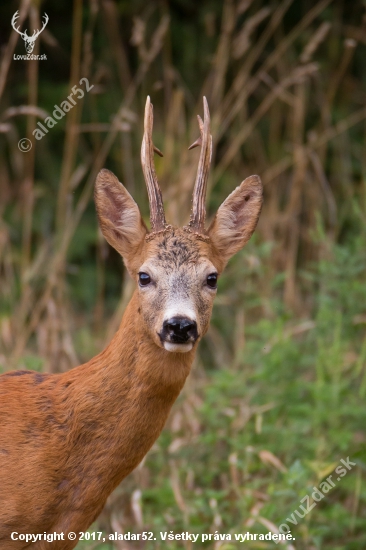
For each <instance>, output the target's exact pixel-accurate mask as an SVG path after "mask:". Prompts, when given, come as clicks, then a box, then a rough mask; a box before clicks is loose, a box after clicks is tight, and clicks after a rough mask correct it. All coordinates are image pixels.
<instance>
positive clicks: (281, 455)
mask: <svg viewBox="0 0 366 550" xmlns="http://www.w3.org/2000/svg"><path fill="white" fill-rule="evenodd" d="M17 9H19V10H20V19H21V20H24V19H25V18H28V19H27V20H26V22H25V23H23V24H22V29H24V28H28V29H33V28H40V19H41V17H42V15H43V13H44V12H46V13H47V14H48V16H49V23H48V26H47V27H46V29H45V30H44V31H43V33H42V34H41V35H40V37H39V39H38V40H37V42H36V45H35V50H34V53H40V54H44V53H45V54H46V55H47V61H39V62H38V61H20V60H17V61H15V60H13V54H14V53H15V54H24V53H25V48H24V42H23V41H22V40H21V38H20V36H19V35H18V34H17V33H16V32H15V31H13V30H12V29H11V25H10V21H11V18H12V16H13V14H14V13H15V11H16V10H17ZM0 13H1V17H0V43H1V64H0V171H1V174H0V365H1V368H2V370H3V371H6V370H8V369H13V368H30V369H36V370H44V371H50V372H59V371H63V370H65V369H68V368H71V367H72V366H74V365H77V364H79V363H80V362H83V361H86V360H88V359H89V358H90V357H91V356H93V355H94V354H95V353H97V352H98V351H99V350H101V349H102V347H103V346H104V345H105V344H106V343H107V342H108V340H109V339H110V337H111V335H112V334H113V332H114V331H115V330H116V328H117V326H118V324H119V321H120V319H121V316H122V313H123V310H124V308H125V305H126V303H127V301H128V299H129V297H130V295H131V288H132V285H131V283H130V282H129V280H128V278H127V276H126V274H125V271H124V269H123V266H122V262H121V260H120V258H119V257H118V255H117V254H116V253H115V252H114V251H113V250H112V249H111V248H109V247H108V245H107V244H106V243H105V241H104V240H103V238H102V237H101V234H100V233H99V232H98V229H97V221H96V216H95V211H94V205H93V201H92V191H93V184H94V180H95V176H96V174H97V172H98V171H99V169H100V168H102V167H108V168H110V169H111V170H112V171H113V172H115V173H116V174H117V175H118V176H119V177H120V179H121V181H123V183H124V184H125V185H126V186H127V188H128V189H129V190H130V192H131V193H132V194H133V196H134V197H135V199H136V200H137V202H138V203H139V205H140V207H141V209H142V211H143V213H144V215H145V216H146V218H148V207H147V196H146V190H145V186H144V183H143V177H142V171H141V168H140V161H139V150H140V144H141V137H142V116H143V108H144V103H145V100H146V95H147V94H150V95H151V97H152V101H153V103H154V108H155V111H154V112H155V127H154V140H155V143H156V145H157V146H158V147H159V148H160V149H161V150H162V151H163V152H164V158H163V159H159V158H156V163H157V171H158V176H159V180H160V182H161V186H162V190H163V195H164V200H165V204H166V210H167V212H168V219H170V220H171V221H174V222H175V223H182V222H185V221H186V220H187V219H188V216H189V205H190V197H191V192H192V187H193V181H194V177H195V171H196V167H197V161H198V154H199V152H198V150H194V151H190V152H188V151H187V147H188V145H189V144H190V143H192V141H194V140H195V139H196V137H197V132H198V128H197V121H196V118H195V117H196V114H198V113H202V95H204V94H205V95H206V96H207V98H208V101H209V105H210V110H211V116H212V133H213V138H214V157H213V166H212V170H211V176H210V183H209V193H208V209H209V212H210V214H211V215H212V214H213V213H214V212H215V210H216V208H217V207H218V205H219V204H220V203H221V202H222V200H224V199H225V198H226V196H227V195H228V194H229V193H230V191H231V190H232V189H233V188H234V187H235V186H236V185H238V184H239V183H240V182H241V181H242V180H243V179H244V178H245V177H246V176H248V175H250V174H252V173H258V174H259V175H260V176H261V178H262V180H263V183H264V188H265V204H264V208H263V211H262V215H261V218H260V223H259V226H258V229H257V231H256V233H255V236H254V237H253V239H252V241H251V242H250V244H249V245H248V246H247V247H246V249H245V250H244V251H242V252H241V253H240V254H238V255H237V256H236V257H235V259H233V260H232V261H231V263H230V265H229V267H228V269H227V270H226V272H225V274H224V275H223V277H222V278H221V280H220V284H219V287H220V288H219V295H218V298H217V301H216V306H215V310H214V315H213V321H212V326H211V329H210V332H209V334H208V335H207V337H206V339H205V341H204V342H202V344H201V347H200V350H199V356H198V358H197V361H196V364H195V368H194V370H193V373H192V375H191V377H190V380H189V382H188V384H187V385H186V387H185V389H184V391H183V393H182V395H181V397H180V398H179V400H178V402H177V403H176V405H175V407H174V410H173V412H172V414H171V416H170V420H169V422H168V425H167V427H166V429H165V431H164V432H163V434H162V436H161V437H160V439H159V440H158V442H157V443H156V444H155V446H154V447H153V449H152V451H151V452H150V453H149V454H148V456H147V458H146V460H145V461H144V463H143V464H142V465H141V466H140V467H139V468H138V469H137V470H136V471H135V472H134V473H133V474H132V475H131V476H129V478H128V479H127V480H125V482H124V483H123V484H122V485H121V487H120V488H118V490H117V491H115V493H114V494H113V495H112V496H111V497H110V499H109V501H108V504H107V506H106V509H105V511H104V512H103V514H102V516H101V517H100V519H99V520H98V523H97V525H96V527H98V528H102V529H104V531H105V532H106V533H109V532H114V531H115V530H116V531H119V532H126V531H132V532H142V531H151V530H154V531H156V532H158V531H160V530H162V531H166V530H167V531H170V530H173V531H174V532H180V531H181V530H188V531H191V532H196V533H200V532H207V533H208V532H212V533H214V532H215V531H219V532H221V533H235V532H237V533H238V532H241V533H244V532H246V531H248V530H249V531H251V532H254V533H255V532H257V533H259V532H267V531H268V530H273V531H274V532H275V531H276V529H277V528H278V526H279V525H280V524H281V523H283V522H286V518H288V517H289V516H291V514H292V513H293V512H294V510H296V509H298V508H299V504H300V499H301V498H303V497H304V496H305V495H306V494H310V492H311V490H312V487H313V486H314V485H315V486H319V484H320V483H321V481H322V480H324V479H325V478H326V477H327V476H328V475H329V474H330V473H332V472H333V470H334V468H335V466H336V465H337V464H338V462H339V460H340V459H341V458H344V459H346V458H347V457H348V456H349V457H350V459H351V460H352V461H354V462H356V463H357V466H355V467H354V468H353V469H352V470H351V471H350V472H349V473H348V474H347V476H345V477H344V478H343V479H342V480H341V481H339V483H337V486H336V487H335V488H334V489H333V490H332V491H331V492H330V493H329V494H328V495H327V496H326V498H324V499H323V500H322V501H321V502H320V503H319V504H317V506H316V507H315V508H314V509H313V510H312V511H311V513H310V514H308V515H306V516H305V517H304V518H303V519H300V518H299V520H298V525H297V526H293V527H292V532H293V535H294V536H295V538H296V541H294V542H293V543H291V544H287V545H285V547H286V548H288V549H293V548H296V549H298V550H302V549H306V550H315V549H332V550H335V549H336V550H341V549H347V550H353V549H354V550H356V549H357V550H360V549H362V548H366V529H365V517H366V487H365V477H366V476H365V468H366V450H365V443H366V434H365V424H366V409H365V405H364V403H365V397H366V336H365V324H366V305H365V304H366V284H365V268H366V255H365V249H366V146H365V143H366V142H365V132H366V122H365V121H366V104H365V99H366V88H365V84H366V82H365V80H366V73H365V58H366V57H365V55H366V38H365V37H366V19H365V11H364V2H362V1H361V0H357V1H353V2H344V1H343V0H320V1H319V2H315V1H313V0H311V1H307V2H303V1H300V0H282V1H280V0H273V1H268V0H236V1H234V0H225V1H223V2H221V1H219V0H207V1H206V2H195V1H194V0H184V1H183V0H172V1H170V2H169V1H168V0H161V1H159V0H151V1H150V2H148V3H146V2H142V1H141V0H135V1H134V2H128V1H127V0H89V1H88V0H84V2H83V1H82V0H74V2H63V3H61V2H57V1H56V0H47V1H45V2H39V1H36V0H34V1H32V0H22V1H21V2H20V3H19V2H16V1H9V2H6V3H2V4H1V7H0ZM81 77H86V78H88V79H89V82H90V84H91V85H93V88H92V90H91V91H90V92H89V93H87V94H85V96H84V98H83V99H80V100H78V101H77V105H76V106H75V107H74V108H73V109H72V110H71V111H70V112H69V113H68V115H67V116H65V117H64V118H63V119H62V120H61V121H60V122H59V123H58V124H57V125H56V126H55V127H54V128H52V129H51V130H50V131H49V133H48V134H46V136H45V137H44V138H43V139H42V140H41V141H36V140H35V139H34V137H33V135H32V131H33V130H34V128H35V126H36V123H37V121H41V122H42V121H43V119H44V118H45V116H46V114H51V113H52V111H53V110H54V106H55V105H60V104H61V102H62V101H64V100H65V99H66V98H67V96H68V95H69V94H70V91H71V88H72V87H73V86H74V85H75V84H77V83H78V82H79V80H80V78H81ZM24 137H28V138H29V139H31V141H32V143H33V147H32V149H31V151H30V152H27V153H24V152H21V151H20V150H19V149H18V141H19V139H21V138H24ZM287 523H288V521H287ZM196 546H197V547H199V545H198V543H197V544H196ZM207 546H209V547H211V548H215V549H218V548H221V549H223V550H229V549H231V548H236V543H235V542H233V543H227V542H226V543H222V542H211V543H210V544H208V545H207ZM246 546H247V547H248V548H275V547H276V546H275V545H274V544H273V543H269V542H266V543H254V542H252V543H247V544H246ZM142 547H144V548H146V549H150V548H154V549H160V548H165V547H167V545H166V544H163V543H160V542H159V541H156V542H154V543H147V544H146V545H145V546H143V545H139V544H138V543H127V542H125V543H121V542H120V543H115V546H114V548H116V549H118V550H126V549H129V548H142ZM169 547H170V548H172V549H173V548H182V547H184V548H187V549H191V548H193V545H192V544H191V543H189V542H188V543H171V544H169ZM87 548H102V546H101V545H98V544H96V543H88V544H87ZM104 548H105V549H106V548H111V547H110V546H106V545H104Z"/></svg>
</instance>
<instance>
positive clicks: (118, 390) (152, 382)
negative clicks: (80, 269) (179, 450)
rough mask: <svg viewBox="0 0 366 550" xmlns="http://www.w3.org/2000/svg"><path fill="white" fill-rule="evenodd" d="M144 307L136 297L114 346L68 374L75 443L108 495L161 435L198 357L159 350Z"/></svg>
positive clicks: (88, 467) (190, 353)
mask: <svg viewBox="0 0 366 550" xmlns="http://www.w3.org/2000/svg"><path fill="white" fill-rule="evenodd" d="M138 307H139V306H138V300H137V294H136V293H135V294H134V295H133V297H132V299H131V301H130V303H129V305H128V306H127V309H126V311H125V314H124V316H123V319H122V322H121V325H120V328H119V330H118V332H117V333H116V335H115V336H114V338H113V339H112V341H111V343H110V344H109V346H108V347H107V348H106V349H105V350H104V351H103V352H102V353H101V354H99V355H98V356H96V357H95V358H93V359H92V360H91V361H89V363H86V364H85V365H82V366H80V367H78V368H76V369H74V370H73V371H71V372H69V373H66V374H67V375H68V376H66V375H65V379H67V383H68V384H69V386H68V387H69V389H70V395H71V396H72V397H71V400H72V405H73V407H74V414H73V423H74V425H73V429H72V430H71V433H72V438H73V440H74V442H77V443H76V445H77V446H78V447H80V449H78V451H79V452H80V453H81V454H82V455H84V457H85V463H86V468H84V472H83V475H84V479H87V478H88V476H89V473H90V475H91V476H93V477H94V478H95V475H98V476H99V479H100V480H101V484H102V485H104V486H105V491H106V493H107V492H110V490H111V489H113V488H114V487H115V486H116V485H117V484H118V483H119V482H120V481H121V480H122V479H123V478H124V477H125V476H126V475H127V474H128V473H130V471H131V470H133V469H134V468H135V467H136V466H137V465H138V464H139V463H140V461H141V460H142V458H143V457H144V456H145V454H146V453H147V451H148V450H149V449H150V447H151V446H152V445H153V443H154V441H155V440H156V439H157V437H158V436H159V434H160V432H161V430H162V428H163V426H164V424H165V421H166V419H167V416H168V414H169V411H170V409H171V406H172V405H173V403H174V401H175V400H176V398H177V397H178V395H179V392H180V391H181V389H182V387H183V385H184V382H185V380H186V378H187V376H188V374H189V371H190V368H191V364H192V361H193V358H194V353H195V352H194V350H192V351H191V352H188V353H170V352H168V351H166V350H164V349H161V348H159V347H158V346H157V345H156V344H155V343H154V342H153V340H152V339H150V338H149V337H148V336H147V334H146V333H145V331H144V328H143V324H142V323H141V320H140V314H139V313H138ZM103 450H104V452H105V451H107V455H108V458H107V459H106V457H105V455H104V456H103V452H102V451H103Z"/></svg>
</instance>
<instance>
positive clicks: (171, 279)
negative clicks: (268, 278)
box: [0, 97, 262, 550]
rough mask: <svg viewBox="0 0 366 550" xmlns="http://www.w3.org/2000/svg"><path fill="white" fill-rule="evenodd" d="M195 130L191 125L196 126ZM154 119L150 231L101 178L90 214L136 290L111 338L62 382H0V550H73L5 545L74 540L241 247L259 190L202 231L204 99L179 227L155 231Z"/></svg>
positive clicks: (172, 381)
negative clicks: (33, 538)
mask: <svg viewBox="0 0 366 550" xmlns="http://www.w3.org/2000/svg"><path fill="white" fill-rule="evenodd" d="M198 118H199V117H198ZM152 126H153V109H152V105H151V103H150V98H149V97H148V98H147V102H146V108H145V120H144V137H143V141H142V149H141V162H142V168H143V173H144V177H145V180H146V185H147V190H148V195H149V203H150V219H151V231H150V232H149V231H148V230H147V228H146V226H145V223H144V222H143V220H142V218H141V215H140V212H139V209H138V206H137V204H136V203H135V202H134V200H133V199H132V197H131V196H130V194H129V193H128V192H127V190H126V189H125V188H124V187H123V185H122V184H121V183H119V181H118V179H117V178H116V177H115V176H114V175H113V174H112V173H111V172H109V171H108V170H102V171H101V172H100V173H99V174H98V177H97V180H96V187H95V202H96V208H97V212H98V217H99V223H100V227H101V229H102V232H103V234H104V237H105V238H106V239H107V241H108V242H109V243H110V244H111V245H112V246H113V247H114V248H115V249H116V250H117V251H118V252H119V253H120V254H121V256H122V257H123V258H124V261H125V264H126V267H127V269H128V271H129V273H130V275H131V276H132V277H133V279H135V280H136V283H137V288H136V290H135V292H134V294H133V296H132V298H131V301H130V303H129V304H128V306H127V308H126V311H125V313H124V315H123V319H122V322H121V325H120V328H119V330H118V332H117V334H116V335H115V336H114V338H113V339H112V341H111V343H110V344H109V346H108V347H107V348H106V349H105V350H104V351H102V352H101V353H100V354H99V355H97V356H96V357H94V358H93V359H91V360H90V361H89V362H88V363H85V364H84V365H81V366H79V367H76V368H74V369H72V370H71V371H69V372H65V373H62V374H52V375H49V374H39V373H36V372H31V371H13V372H8V373H6V374H4V375H2V376H1V377H0V547H1V549H2V550H8V549H9V550H21V549H23V548H26V547H31V548H32V550H45V549H46V548H51V547H52V549H53V550H69V549H71V548H74V547H75V546H76V543H77V541H69V540H67V539H66V540H64V541H60V542H53V543H52V546H49V543H48V542H46V541H45V540H43V541H42V540H39V541H37V542H34V543H31V544H29V543H25V542H24V541H19V540H17V541H14V540H11V538H10V537H11V533H12V532H15V531H16V532H18V533H30V534H31V533H33V534H37V533H44V532H49V533H53V532H57V533H60V532H64V533H67V532H69V531H75V532H79V531H85V530H86V529H87V528H88V527H89V526H90V525H91V523H92V522H93V521H94V520H95V519H96V518H97V516H98V515H99V514H100V512H101V511H102V508H103V506H104V504H105V502H106V499H107V497H108V495H109V494H110V493H111V492H112V491H113V489H114V488H115V487H116V486H117V485H118V484H119V483H120V482H121V480H122V479H123V478H124V477H125V476H127V474H129V473H130V472H131V471H132V470H133V469H134V468H135V467H136V466H137V465H138V464H139V462H141V460H142V458H143V457H144V456H145V454H146V453H147V451H148V450H149V449H150V447H151V446H152V444H153V443H154V441H155V440H156V439H157V437H158V436H159V434H160V432H161V430H162V428H163V426H164V423H165V421H166V418H167V416H168V414H169V411H170V409H171V407H172V405H173V403H174V401H175V400H176V398H177V396H178V394H179V392H180V391H181V389H182V387H183V385H184V382H185V380H186V378H187V376H188V374H189V372H190V368H191V365H192V361H193V358H194V355H195V352H196V348H197V343H198V341H199V340H200V339H201V338H202V336H203V335H204V334H205V333H206V331H207V329H208V325H209V320H210V315H211V310H212V304H213V299H214V297H215V294H216V281H217V277H218V275H219V274H220V273H221V272H222V270H223V269H224V266H225V264H226V263H227V261H228V259H229V258H230V257H231V256H232V255H233V254H235V253H236V252H237V251H238V250H239V249H241V248H242V247H243V246H244V245H245V243H246V242H247V241H248V239H249V238H250V236H251V235H252V233H253V231H254V229H255V226H256V224H257V220H258V216H259V213H260V209H261V204H262V185H261V182H260V179H259V177H258V176H250V177H249V178H247V179H246V180H245V181H244V182H243V183H242V184H241V185H240V186H239V187H237V188H236V189H235V191H233V192H232V193H231V194H230V195H229V197H228V198H227V199H226V200H225V201H224V203H223V204H222V205H221V206H220V208H219V209H218V211H217V214H216V216H215V218H214V220H213V222H212V224H211V225H210V227H209V228H208V229H207V230H206V229H205V225H204V224H205V194H206V186H207V178H208V171H209V165H210V161H211V151H212V137H211V135H210V115H209V110H208V105H207V101H206V99H205V98H204V121H202V120H201V119H200V118H199V126H200V135H201V137H200V138H199V139H198V140H197V142H195V143H194V144H193V146H196V145H201V153H200V159H199V165H198V170H197V177H196V181H195V186H194V192H193V207H192V214H191V219H190V222H189V225H188V226H186V227H183V228H176V227H172V226H171V225H167V223H166V221H165V215H164V209H163V202H162V197H161V192H160V188H159V184H158V181H157V177H156V173H155V169H154V160H153V155H154V150H155V151H156V148H155V147H154V145H153V142H152Z"/></svg>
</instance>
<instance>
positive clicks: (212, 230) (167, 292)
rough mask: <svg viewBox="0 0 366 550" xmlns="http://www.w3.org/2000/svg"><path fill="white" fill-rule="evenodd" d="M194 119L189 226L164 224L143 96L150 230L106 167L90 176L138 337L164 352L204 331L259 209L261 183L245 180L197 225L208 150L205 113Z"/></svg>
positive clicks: (185, 345) (189, 344) (188, 345)
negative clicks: (132, 299)
mask: <svg viewBox="0 0 366 550" xmlns="http://www.w3.org/2000/svg"><path fill="white" fill-rule="evenodd" d="M203 103H204V120H203V121H202V120H201V118H200V117H198V121H199V127H200V137H199V139H198V140H197V141H196V142H195V143H194V144H193V145H192V146H191V147H190V148H192V147H196V146H201V154H200V159H199V164H198V170H197V176H196V181H195V185H194V191H193V206H192V214H191V218H190V222H189V224H188V225H187V226H185V227H183V228H177V227H173V226H171V225H168V224H167V222H166V220H165V214H164V207H163V201H162V195H161V191H160V188H159V184H158V180H157V176H156V172H155V167H154V151H155V152H156V153H158V154H160V155H161V153H160V151H159V150H158V149H157V148H156V147H154V145H153V141H152V128H153V107H152V104H151V103H150V98H149V97H148V98H147V101H146V108H145V119H144V136H143V141H142V148H141V162H142V169H143V173H144V177H145V181H146V186H147V191H148V196H149V203H150V222H151V230H150V231H148V229H147V227H146V225H145V223H144V221H143V219H142V217H141V214H140V211H139V208H138V206H137V204H136V203H135V201H134V200H133V198H132V197H131V195H130V194H129V193H128V191H127V190H126V189H125V187H124V186H123V185H122V184H121V183H120V182H119V181H118V179H117V178H116V176H114V175H113V174H112V173H111V172H109V171H108V170H102V171H101V172H100V173H99V174H98V177H97V180H96V187H95V202H96V208H97V213H98V218H99V223H100V227H101V230H102V232H103V235H104V237H105V238H106V240H107V241H108V242H109V244H110V245H111V246H113V247H114V248H115V249H116V250H117V251H118V252H119V253H120V254H121V256H122V257H123V259H124V262H125V265H126V267H127V269H128V271H129V273H130V275H131V276H132V277H133V279H134V280H135V281H136V283H137V292H138V303H139V307H138V311H136V315H139V319H140V320H141V323H142V326H143V328H144V332H145V333H146V335H147V336H148V337H149V338H151V339H152V340H153V341H154V342H155V344H156V345H157V346H159V347H160V348H164V349H165V350H166V351H168V352H188V351H190V350H192V348H193V347H195V345H196V343H197V342H198V340H199V339H200V338H201V337H202V336H203V335H204V334H205V333H206V331H207V329H208V325H209V321H210V316H211V311H212V305H213V300H214V297H215V295H216V286H217V278H218V277H219V275H220V273H221V272H222V270H223V269H224V267H225V265H226V263H227V262H228V260H229V258H230V257H231V256H233V254H235V253H236V252H238V250H240V249H241V248H242V247H243V246H244V245H245V244H246V243H247V241H248V240H249V238H250V237H251V235H252V233H253V231H254V229H255V227H256V225H257V221H258V217H259V213H260V209H261V205H262V184H261V181H260V178H259V177H258V176H250V177H249V178H247V179H246V180H245V181H243V182H242V183H241V185H240V186H239V187H237V188H236V189H235V190H234V191H233V192H232V193H231V194H230V195H229V196H228V198H227V199H226V200H225V201H224V202H223V203H222V205H221V206H220V208H219V209H218V211H217V213H216V216H215V217H214V219H213V221H212V223H211V225H210V226H209V227H208V228H207V229H206V228H205V217H206V210H205V196H206V188H207V179H208V173H209V166H210V162H211V153H212V136H211V134H210V114H209V109H208V105H207V101H206V98H204V100H203Z"/></svg>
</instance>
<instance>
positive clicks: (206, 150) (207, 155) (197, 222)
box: [189, 97, 212, 233]
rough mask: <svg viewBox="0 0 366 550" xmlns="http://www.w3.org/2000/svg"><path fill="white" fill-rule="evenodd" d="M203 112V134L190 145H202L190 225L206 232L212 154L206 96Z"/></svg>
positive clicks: (199, 120) (200, 122)
mask: <svg viewBox="0 0 366 550" xmlns="http://www.w3.org/2000/svg"><path fill="white" fill-rule="evenodd" d="M203 113H204V119H203V122H202V119H201V117H200V116H198V117H197V118H198V124H199V127H200V133H201V136H200V137H199V138H198V139H197V140H196V141H195V142H194V143H192V145H191V146H190V147H189V149H193V148H194V147H198V146H199V145H200V146H201V154H200V159H199V162H198V169H197V176H196V181H195V184H194V190H193V205H192V214H191V219H190V222H189V226H190V227H191V228H192V229H194V230H195V231H196V232H197V233H204V231H205V218H206V207H205V201H206V190H207V180H208V173H209V170H210V164H211V156H212V136H211V134H210V111H209V109H208V103H207V99H206V98H205V97H204V98H203Z"/></svg>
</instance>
